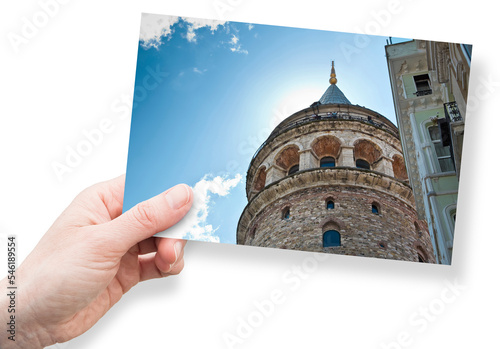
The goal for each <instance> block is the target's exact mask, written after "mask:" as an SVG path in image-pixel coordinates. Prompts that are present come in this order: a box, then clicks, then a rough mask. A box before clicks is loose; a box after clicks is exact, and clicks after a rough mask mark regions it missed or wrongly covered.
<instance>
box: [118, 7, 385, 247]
mask: <svg viewBox="0 0 500 349" xmlns="http://www.w3.org/2000/svg"><path fill="white" fill-rule="evenodd" d="M385 40H386V37H378V36H370V37H368V36H362V35H355V34H347V33H337V32H329V31H319V30H310V29H298V28H288V27H278V26H268V25H259V24H248V23H237V22H225V23H224V22H218V21H207V20H200V19H189V18H188V19H180V18H177V17H168V16H156V15H143V19H142V24H141V37H140V42H139V48H138V57H137V68H136V82H135V92H134V108H133V112H132V123H131V132H130V143H129V154H128V163H127V178H126V187H125V200H124V210H128V209H129V208H131V207H132V206H134V205H135V204H137V203H138V202H140V201H143V200H146V199H148V198H150V197H151V196H154V195H157V194H159V193H161V192H162V191H164V190H166V189H168V188H169V187H171V186H173V185H175V184H177V183H187V184H188V185H190V186H192V187H196V191H197V192H199V194H196V193H195V199H196V195H199V196H200V197H199V200H198V202H197V204H196V205H195V206H196V209H195V210H192V211H193V212H192V214H191V217H190V218H189V219H190V221H189V222H187V219H186V220H185V222H184V223H185V224H184V226H185V229H190V228H191V229H192V230H197V231H198V233H193V234H191V235H188V236H186V235H184V236H183V237H188V238H191V239H199V240H206V241H219V242H222V243H235V241H236V226H237V222H238V219H239V217H240V214H241V212H242V211H243V209H244V207H245V205H246V203H247V200H246V195H245V176H246V170H247V168H248V165H249V163H250V160H251V158H252V156H253V154H254V152H255V151H256V150H257V148H258V147H259V146H260V145H261V144H262V142H264V140H265V139H266V137H267V136H268V135H269V133H270V132H271V131H272V128H273V127H274V126H276V125H277V123H278V122H279V121H280V120H282V119H283V118H285V117H287V116H289V115H291V114H293V113H294V112H296V111H298V110H300V109H303V108H306V107H308V106H309V105H310V104H311V103H313V102H314V101H317V100H319V98H320V97H321V95H322V94H323V92H324V91H325V90H326V89H327V88H328V86H329V83H328V79H329V74H330V68H331V60H332V59H333V60H335V68H336V73H337V78H338V83H337V86H338V87H339V88H340V89H341V90H342V91H343V92H344V94H345V96H346V97H347V98H348V99H349V100H350V101H351V103H353V104H359V105H362V106H366V107H367V108H370V109H372V110H375V111H377V112H379V113H381V114H382V115H384V116H386V117H387V118H389V119H390V120H391V121H393V122H394V123H395V117H394V107H393V102H392V97H391V90H390V83H389V76H388V72H387V63H386V59H385V56H384V55H385V51H384V45H385ZM217 176H220V177H221V178H220V179H219V180H216V179H215V178H216V177H217ZM239 176H242V178H241V180H239V181H238V179H239ZM197 184H198V185H197ZM194 211H196V212H194ZM193 221H195V223H193ZM193 224H194V225H195V226H193ZM206 227H208V228H206ZM181 235H182V234H181ZM164 236H176V235H175V234H174V233H172V234H170V235H169V234H168V232H167V233H166V234H165V235H164ZM177 237H181V236H180V235H179V236H177Z"/></svg>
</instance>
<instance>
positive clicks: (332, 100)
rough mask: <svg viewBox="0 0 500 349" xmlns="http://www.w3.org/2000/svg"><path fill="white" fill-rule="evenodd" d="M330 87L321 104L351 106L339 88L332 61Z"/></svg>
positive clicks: (322, 97)
mask: <svg viewBox="0 0 500 349" xmlns="http://www.w3.org/2000/svg"><path fill="white" fill-rule="evenodd" d="M329 81H330V86H329V87H328V88H327V89H326V91H325V93H323V96H321V99H320V100H319V102H320V103H321V104H351V102H349V100H348V99H347V98H346V97H345V96H344V94H343V93H342V91H340V89H339V88H338V87H337V75H336V74H335V66H334V62H333V61H332V71H331V74H330V80H329Z"/></svg>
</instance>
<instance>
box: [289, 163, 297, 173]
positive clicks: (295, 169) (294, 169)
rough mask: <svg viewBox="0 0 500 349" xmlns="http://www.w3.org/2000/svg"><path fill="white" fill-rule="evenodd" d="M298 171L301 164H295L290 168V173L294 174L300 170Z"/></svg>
mask: <svg viewBox="0 0 500 349" xmlns="http://www.w3.org/2000/svg"><path fill="white" fill-rule="evenodd" d="M298 171H299V165H293V166H292V167H290V169H289V170H288V175H291V174H294V173H295V172H298Z"/></svg>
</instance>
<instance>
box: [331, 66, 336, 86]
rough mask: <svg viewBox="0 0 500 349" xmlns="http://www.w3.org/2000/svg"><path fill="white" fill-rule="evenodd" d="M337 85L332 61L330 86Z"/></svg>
mask: <svg viewBox="0 0 500 349" xmlns="http://www.w3.org/2000/svg"><path fill="white" fill-rule="evenodd" d="M336 83H337V78H336V75H335V67H334V61H332V72H331V74H330V85H335V84H336Z"/></svg>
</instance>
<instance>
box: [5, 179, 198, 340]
mask: <svg viewBox="0 0 500 349" xmlns="http://www.w3.org/2000/svg"><path fill="white" fill-rule="evenodd" d="M124 183H125V176H121V177H118V178H116V179H114V180H111V181H108V182H103V183H99V184H96V185H94V186H92V187H90V188H88V189H86V190H84V191H83V192H82V193H80V194H79V195H78V196H77V197H76V198H75V200H74V201H73V202H72V203H71V204H70V206H69V207H68V208H67V209H66V210H65V211H64V212H63V213H62V214H61V216H60V217H59V218H58V219H57V220H56V221H55V222H54V224H53V225H52V227H50V229H49V231H48V232H47V233H46V234H45V235H44V236H43V237H42V239H41V240H40V242H39V243H38V245H37V246H36V247H35V249H34V250H33V251H32V252H31V254H30V255H29V256H28V257H27V258H26V260H25V261H24V262H23V263H22V265H21V266H20V267H19V268H18V269H17V271H16V281H17V284H18V293H17V296H18V299H17V302H16V329H17V330H16V341H15V342H13V341H11V340H8V339H7V338H6V337H7V336H6V331H3V333H2V335H1V336H0V347H1V348H40V347H44V346H48V345H52V344H55V343H60V342H65V341H68V340H70V339H72V338H74V337H77V336H79V335H80V334H82V333H84V332H85V331H87V330H88V329H89V328H91V327H92V326H93V325H94V324H95V323H96V322H97V321H98V320H99V319H100V318H101V317H102V316H103V315H104V314H105V313H106V312H107V311H108V310H109V309H110V308H111V307H112V306H113V305H114V304H115V303H116V302H118V301H119V300H120V298H121V297H122V296H123V294H125V293H126V292H127V291H128V290H130V288H131V287H132V286H134V285H136V284H137V283H138V282H139V281H144V280H149V279H153V278H160V277H165V276H169V275H176V274H178V273H179V272H180V271H181V270H182V268H183V266H184V260H183V254H184V245H185V240H176V239H165V238H156V237H152V236H153V235H154V234H156V233H158V232H161V231H163V230H165V229H167V228H169V227H171V226H172V225H174V224H175V223H177V222H178V221H179V220H180V219H181V218H182V217H183V216H184V215H185V214H186V213H187V212H188V211H189V209H190V208H191V205H192V201H193V192H192V190H191V188H189V187H188V186H187V185H185V184H181V185H177V186H175V187H173V188H171V189H169V190H167V191H166V192H164V193H162V194H160V195H158V196H156V197H154V198H152V199H149V200H147V201H144V202H142V203H140V204H138V205H136V206H135V207H133V208H132V209H130V210H129V211H127V212H125V213H124V214H121V212H122V204H123V191H124ZM6 282H7V280H6V279H4V280H2V282H1V283H0V287H1V289H2V290H6V287H7V283H6ZM2 292H3V291H2ZM2 298H3V299H4V300H5V299H6V298H7V297H2ZM4 300H2V302H4ZM4 309H7V305H5V306H4V304H2V305H1V308H0V321H1V323H3V324H4V326H5V324H6V323H7V322H8V316H9V315H10V314H7V312H6V311H4Z"/></svg>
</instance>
